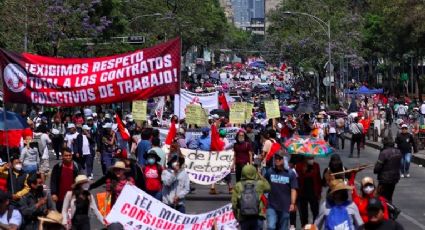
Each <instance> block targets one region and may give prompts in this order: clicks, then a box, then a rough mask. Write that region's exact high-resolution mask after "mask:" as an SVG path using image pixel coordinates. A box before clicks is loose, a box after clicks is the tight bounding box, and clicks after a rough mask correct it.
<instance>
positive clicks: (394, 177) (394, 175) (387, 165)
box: [373, 137, 402, 203]
mask: <svg viewBox="0 0 425 230" xmlns="http://www.w3.org/2000/svg"><path fill="white" fill-rule="evenodd" d="M382 142H383V145H384V149H383V150H382V151H381V152H380V153H379V156H378V161H377V162H376V164H375V168H374V169H373V173H375V174H378V182H379V184H378V194H379V195H380V196H383V197H385V199H387V200H388V201H389V202H390V203H391V202H392V200H393V194H394V189H395V186H396V184H397V183H398V181H399V180H400V167H401V159H402V154H401V152H400V150H399V149H396V148H394V142H393V140H392V139H391V138H390V137H385V138H384V140H383V141H382Z"/></svg>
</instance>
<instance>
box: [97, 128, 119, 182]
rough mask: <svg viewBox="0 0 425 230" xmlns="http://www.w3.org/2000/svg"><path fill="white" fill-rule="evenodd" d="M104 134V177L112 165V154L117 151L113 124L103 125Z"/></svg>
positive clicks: (102, 160) (102, 156) (102, 158)
mask: <svg viewBox="0 0 425 230" xmlns="http://www.w3.org/2000/svg"><path fill="white" fill-rule="evenodd" d="M103 129H104V133H103V135H102V155H101V158H100V159H101V164H102V172H103V175H106V173H107V171H106V170H107V169H109V168H110V167H111V165H112V162H113V159H112V153H113V152H114V150H115V149H116V138H115V132H114V131H113V130H112V123H106V124H105V125H103Z"/></svg>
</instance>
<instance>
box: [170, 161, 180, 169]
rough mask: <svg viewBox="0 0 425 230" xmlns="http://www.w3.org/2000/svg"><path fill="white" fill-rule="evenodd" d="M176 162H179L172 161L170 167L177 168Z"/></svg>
mask: <svg viewBox="0 0 425 230" xmlns="http://www.w3.org/2000/svg"><path fill="white" fill-rule="evenodd" d="M178 164H179V163H177V162H173V163H172V164H171V167H172V168H173V169H177V168H178Z"/></svg>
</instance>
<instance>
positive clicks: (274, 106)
mask: <svg viewBox="0 0 425 230" xmlns="http://www.w3.org/2000/svg"><path fill="white" fill-rule="evenodd" d="M264 107H265V109H266V116H267V119H270V118H280V109H279V100H277V99H275V100H271V101H265V102H264Z"/></svg>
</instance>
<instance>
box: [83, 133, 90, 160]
mask: <svg viewBox="0 0 425 230" xmlns="http://www.w3.org/2000/svg"><path fill="white" fill-rule="evenodd" d="M83 155H90V143H89V139H88V138H87V136H86V135H83Z"/></svg>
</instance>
